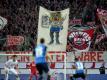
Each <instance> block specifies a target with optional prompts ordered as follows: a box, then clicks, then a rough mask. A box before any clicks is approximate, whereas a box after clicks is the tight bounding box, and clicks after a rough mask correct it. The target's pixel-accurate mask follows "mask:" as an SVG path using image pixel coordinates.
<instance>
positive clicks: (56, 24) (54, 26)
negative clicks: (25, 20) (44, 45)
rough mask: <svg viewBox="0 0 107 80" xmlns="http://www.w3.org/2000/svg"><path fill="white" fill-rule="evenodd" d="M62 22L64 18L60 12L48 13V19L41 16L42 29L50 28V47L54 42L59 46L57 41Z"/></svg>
mask: <svg viewBox="0 0 107 80" xmlns="http://www.w3.org/2000/svg"><path fill="white" fill-rule="evenodd" d="M64 20H65V18H63V17H62V16H61V12H52V13H50V17H48V16H42V27H45V28H49V27H50V33H49V35H50V42H49V44H50V45H51V44H53V43H54V41H55V40H56V44H61V43H60V41H59V32H60V31H61V30H63V22H64Z"/></svg>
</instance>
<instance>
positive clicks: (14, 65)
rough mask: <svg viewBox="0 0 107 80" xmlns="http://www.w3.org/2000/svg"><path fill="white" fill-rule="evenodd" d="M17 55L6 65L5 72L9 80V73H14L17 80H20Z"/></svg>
mask: <svg viewBox="0 0 107 80" xmlns="http://www.w3.org/2000/svg"><path fill="white" fill-rule="evenodd" d="M16 57H17V56H16V55H13V56H12V57H11V59H9V60H8V61H7V62H6V63H5V67H4V70H5V72H6V75H5V76H6V79H5V80H8V78H9V73H13V74H14V75H15V76H16V80H20V78H19V75H18V61H17V60H16Z"/></svg>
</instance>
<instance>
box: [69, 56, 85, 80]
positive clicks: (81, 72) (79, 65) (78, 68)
mask: <svg viewBox="0 0 107 80" xmlns="http://www.w3.org/2000/svg"><path fill="white" fill-rule="evenodd" d="M72 67H73V68H75V69H76V72H75V74H74V75H73V76H71V77H70V78H71V80H74V79H73V78H82V79H83V80H85V74H84V67H83V63H82V62H80V61H79V60H78V58H75V65H73V66H72Z"/></svg>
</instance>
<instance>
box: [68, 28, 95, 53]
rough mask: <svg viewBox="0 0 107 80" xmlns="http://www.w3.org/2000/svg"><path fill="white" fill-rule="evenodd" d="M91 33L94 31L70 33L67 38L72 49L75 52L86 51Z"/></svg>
mask: <svg viewBox="0 0 107 80" xmlns="http://www.w3.org/2000/svg"><path fill="white" fill-rule="evenodd" d="M93 33H94V29H88V30H82V31H80V30H77V31H71V32H70V33H69V35H68V36H69V39H70V41H71V43H72V47H73V49H74V50H75V51H77V52H82V51H88V50H89V48H90V44H91V39H92V37H93Z"/></svg>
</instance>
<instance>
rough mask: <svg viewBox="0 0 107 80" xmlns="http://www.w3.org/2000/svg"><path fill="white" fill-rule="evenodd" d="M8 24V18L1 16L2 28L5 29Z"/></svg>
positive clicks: (0, 23) (0, 25)
mask: <svg viewBox="0 0 107 80" xmlns="http://www.w3.org/2000/svg"><path fill="white" fill-rule="evenodd" d="M6 24H7V19H6V18H3V17H1V16H0V29H3V28H4V26H5V25H6Z"/></svg>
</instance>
